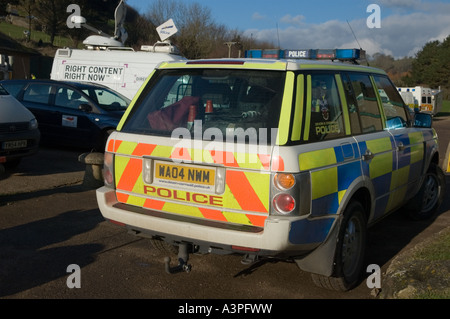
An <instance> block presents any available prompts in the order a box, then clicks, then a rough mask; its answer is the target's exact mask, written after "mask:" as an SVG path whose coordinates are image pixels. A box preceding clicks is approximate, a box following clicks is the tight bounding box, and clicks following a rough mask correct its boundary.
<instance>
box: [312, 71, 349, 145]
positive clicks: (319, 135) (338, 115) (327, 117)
mask: <svg viewBox="0 0 450 319" xmlns="http://www.w3.org/2000/svg"><path fill="white" fill-rule="evenodd" d="M308 91H310V97H308V98H307V106H306V112H307V116H306V119H305V121H306V123H305V134H304V140H305V141H313V142H314V141H322V140H329V139H333V138H338V137H342V136H345V127H344V116H343V113H342V106H341V102H340V99H339V93H338V88H337V84H336V78H335V75H334V74H312V75H310V76H308ZM308 118H309V121H308Z"/></svg>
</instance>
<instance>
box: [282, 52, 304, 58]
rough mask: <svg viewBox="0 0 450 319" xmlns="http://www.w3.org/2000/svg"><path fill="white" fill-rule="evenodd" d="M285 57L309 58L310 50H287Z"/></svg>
mask: <svg viewBox="0 0 450 319" xmlns="http://www.w3.org/2000/svg"><path fill="white" fill-rule="evenodd" d="M284 57H285V58H286V59H289V58H292V59H308V58H309V50H285V51H284Z"/></svg>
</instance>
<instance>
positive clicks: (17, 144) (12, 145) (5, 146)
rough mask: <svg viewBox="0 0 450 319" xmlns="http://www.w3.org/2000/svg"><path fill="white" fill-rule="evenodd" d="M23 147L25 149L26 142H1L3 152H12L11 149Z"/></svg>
mask: <svg viewBox="0 0 450 319" xmlns="http://www.w3.org/2000/svg"><path fill="white" fill-rule="evenodd" d="M23 147H27V141H26V140H19V141H8V142H3V149H4V150H12V149H16V148H23Z"/></svg>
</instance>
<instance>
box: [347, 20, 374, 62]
mask: <svg viewBox="0 0 450 319" xmlns="http://www.w3.org/2000/svg"><path fill="white" fill-rule="evenodd" d="M346 21H347V24H348V26H349V28H350V31H352V34H353V37H354V38H355V40H356V43H358V46H359V49H360V50H361V52H362V51H363V49H362V47H361V44H359V41H358V39H357V38H356V35H355V32H353V29H352V26H351V25H350V22H348V20H346ZM366 63H367V66H370V65H369V61H368V60H367V58H366Z"/></svg>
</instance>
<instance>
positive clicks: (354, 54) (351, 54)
mask: <svg viewBox="0 0 450 319" xmlns="http://www.w3.org/2000/svg"><path fill="white" fill-rule="evenodd" d="M360 57H361V50H358V49H337V50H336V59H338V60H349V59H351V60H353V59H356V60H357V59H359V58H360Z"/></svg>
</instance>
